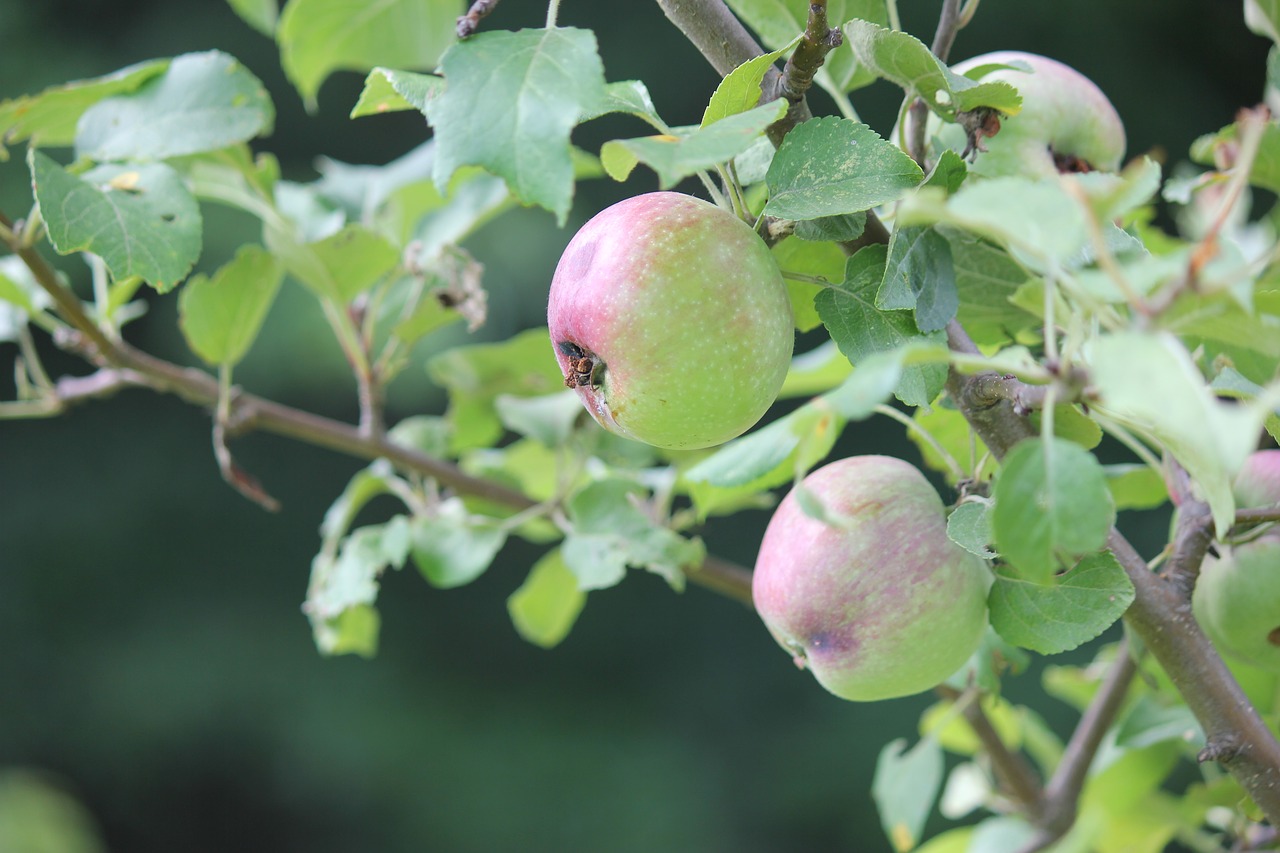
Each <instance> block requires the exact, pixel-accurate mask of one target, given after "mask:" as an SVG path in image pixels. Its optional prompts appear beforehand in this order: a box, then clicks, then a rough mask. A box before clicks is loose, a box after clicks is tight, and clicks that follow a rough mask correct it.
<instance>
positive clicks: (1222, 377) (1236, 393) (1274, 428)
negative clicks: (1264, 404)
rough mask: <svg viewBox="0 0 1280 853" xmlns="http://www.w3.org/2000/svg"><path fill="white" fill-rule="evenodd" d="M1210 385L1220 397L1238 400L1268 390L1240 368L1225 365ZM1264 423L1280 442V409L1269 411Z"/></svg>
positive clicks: (1252, 396)
mask: <svg viewBox="0 0 1280 853" xmlns="http://www.w3.org/2000/svg"><path fill="white" fill-rule="evenodd" d="M1209 387H1210V389H1212V390H1213V393H1214V394H1215V395H1217V396H1219V397H1230V398H1234V399H1237V400H1252V399H1254V398H1255V397H1257V396H1258V395H1260V394H1263V393H1264V392H1265V390H1266V389H1264V388H1263V387H1262V386H1261V385H1258V384H1257V383H1255V382H1252V381H1251V380H1249V379H1247V378H1245V377H1244V376H1243V375H1241V373H1240V372H1239V371H1238V370H1234V369H1232V368H1230V367H1224V368H1223V369H1222V370H1220V371H1218V375H1217V376H1215V377H1213V382H1212V383H1210V385H1209ZM1263 425H1264V426H1265V427H1266V429H1267V432H1268V433H1270V434H1271V438H1272V439H1274V440H1275V441H1277V442H1280V409H1272V410H1270V411H1268V412H1267V413H1266V419H1265V420H1264V421H1263Z"/></svg>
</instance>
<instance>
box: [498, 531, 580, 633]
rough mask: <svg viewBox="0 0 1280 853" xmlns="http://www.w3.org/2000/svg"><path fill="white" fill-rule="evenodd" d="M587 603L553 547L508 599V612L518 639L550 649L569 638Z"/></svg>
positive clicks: (558, 551) (576, 582)
mask: <svg viewBox="0 0 1280 853" xmlns="http://www.w3.org/2000/svg"><path fill="white" fill-rule="evenodd" d="M586 602H587V594H586V593H585V592H583V591H582V590H580V589H579V588H578V579H577V578H576V577H574V576H573V572H571V571H569V567H568V566H566V565H565V563H564V558H563V557H562V556H561V554H560V549H559V548H556V549H554V550H551V551H549V552H547V553H546V554H544V555H543V557H542V559H540V560H538V562H536V563H534V564H533V568H532V569H530V570H529V576H528V577H527V578H525V581H524V583H522V584H520V588H519V589H517V590H516V591H515V592H513V593H511V596H510V597H509V598H508V599H507V612H508V613H510V614H511V622H512V624H514V625H515V627H516V632H517V633H519V634H520V636H521V637H523V638H524V639H526V640H528V641H529V642H531V643H533V644H534V645H535V646H541V647H542V648H544V649H550V648H552V647H554V646H556V645H559V643H560V641H561V640H563V639H564V638H565V637H567V636H568V635H569V631H570V630H571V629H572V628H573V623H574V622H575V621H577V619H578V614H579V613H581V612H582V608H583V606H585V605H586Z"/></svg>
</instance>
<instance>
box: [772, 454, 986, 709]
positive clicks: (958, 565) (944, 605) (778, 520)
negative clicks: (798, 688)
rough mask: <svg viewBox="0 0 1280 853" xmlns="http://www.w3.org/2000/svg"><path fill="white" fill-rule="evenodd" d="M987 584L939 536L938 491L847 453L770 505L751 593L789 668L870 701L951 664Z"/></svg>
mask: <svg viewBox="0 0 1280 853" xmlns="http://www.w3.org/2000/svg"><path fill="white" fill-rule="evenodd" d="M798 492H799V493H800V494H805V493H807V495H808V496H809V499H810V500H812V499H816V500H817V501H818V502H820V503H821V506H822V512H823V514H824V516H825V519H824V520H819V519H818V518H815V517H813V516H812V515H810V514H808V513H806V511H805V508H804V507H803V505H802V500H804V499H803V498H801V497H798V496H797V494H798ZM812 511H813V510H812V509H810V512H812ZM990 584H991V574H990V571H989V570H988V569H987V567H986V564H985V563H983V561H982V560H980V559H979V558H978V557H976V556H974V555H973V554H970V553H969V552H968V551H965V550H964V549H963V548H961V547H960V546H959V545H956V544H955V543H954V542H952V541H951V540H950V539H948V538H947V517H946V510H945V508H944V507H943V505H942V500H941V498H939V497H938V493H937V492H936V491H934V489H933V486H931V485H930V484H929V481H928V480H926V479H925V477H924V475H923V474H921V473H920V471H919V470H917V469H916V468H915V467H914V466H913V465H911V464H910V463H907V462H904V461H902V460H901V459H895V458H892V457H887V456H855V457H850V458H847V459H841V460H839V461H837V462H832V463H830V464H829V465H825V466H823V467H822V468H819V469H818V470H816V471H814V472H813V473H811V474H809V476H807V477H806V478H805V479H804V481H803V482H802V484H801V486H800V487H799V489H793V490H792V491H791V493H790V494H788V495H787V496H786V498H784V499H783V500H782V502H781V503H780V504H779V505H778V508H777V510H776V511H775V512H774V515H773V518H772V519H771V520H770V522H769V526H768V528H767V529H766V531H765V535H764V541H763V542H762V543H761V545H760V553H759V556H758V557H757V558H756V568H755V574H754V577H753V581H752V598H753V599H754V601H755V605H756V610H757V611H758V612H759V613H760V616H761V618H763V619H764V622H765V625H766V626H767V627H768V628H769V631H770V633H772V634H773V636H774V638H775V639H776V640H777V641H778V643H779V644H780V645H781V646H782V647H783V648H784V649H786V650H787V651H788V652H790V653H791V655H792V656H793V657H794V658H795V661H796V664H797V665H798V666H801V667H805V668H807V669H809V670H810V671H811V672H812V673H813V674H814V676H815V677H816V678H817V679H818V681H819V683H821V684H822V686H823V687H825V688H826V689H827V690H829V691H831V692H832V693H834V694H835V695H837V696H840V697H842V698H844V699H851V700H855V701H872V700H877V699H889V698H893V697H896V696H907V695H910V694H913V693H919V692H920V691H922V690H928V689H929V688H931V687H934V686H936V685H937V684H939V683H940V682H942V681H943V680H944V679H946V678H947V677H948V676H950V675H951V674H952V673H954V672H955V671H956V670H957V669H959V668H960V667H961V666H962V665H963V664H964V663H965V661H966V660H968V659H969V657H970V656H971V655H972V654H973V653H974V651H976V650H977V648H978V644H979V642H980V641H981V638H982V635H983V631H984V629H985V627H986V625H987V606H986V601H987V590H988V588H989V586H990Z"/></svg>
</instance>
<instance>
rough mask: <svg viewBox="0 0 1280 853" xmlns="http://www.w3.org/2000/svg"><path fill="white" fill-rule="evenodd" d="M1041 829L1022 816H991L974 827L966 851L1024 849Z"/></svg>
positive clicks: (1004, 852) (987, 852)
mask: <svg viewBox="0 0 1280 853" xmlns="http://www.w3.org/2000/svg"><path fill="white" fill-rule="evenodd" d="M1039 833H1040V830H1038V829H1036V828H1035V827H1034V826H1032V825H1031V824H1029V823H1027V822H1026V821H1025V820H1023V819H1022V818H1020V817H989V818H987V819H986V820H984V821H982V823H980V824H978V825H977V826H976V827H974V828H973V835H971V836H970V837H969V847H968V849H967V850H966V851H965V853H1009V851H1010V850H1022V849H1024V848H1025V847H1027V845H1029V844H1031V842H1032V841H1033V840H1034V839H1035V838H1036V837H1037V836H1038V835H1039Z"/></svg>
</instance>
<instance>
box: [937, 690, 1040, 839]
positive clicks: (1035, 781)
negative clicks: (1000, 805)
mask: <svg viewBox="0 0 1280 853" xmlns="http://www.w3.org/2000/svg"><path fill="white" fill-rule="evenodd" d="M935 692H936V693H938V694H939V695H940V696H942V697H943V698H945V699H949V700H950V701H952V702H954V701H956V700H957V699H959V698H960V696H961V692H960V691H959V690H956V689H955V688H954V687H950V686H948V685H945V684H943V685H939V686H938V687H937V688H935ZM962 713H963V714H964V719H965V722H966V723H968V724H969V728H970V729H972V731H973V734H974V735H975V736H976V737H977V738H978V741H979V742H980V743H981V744H982V748H983V751H984V752H985V754H986V756H987V758H989V759H990V760H991V768H992V770H993V771H994V773H995V776H996V782H997V784H998V785H999V786H1000V788H1001V790H1002V792H1003V793H1004V795H1005V796H1007V797H1008V798H1009V799H1011V800H1013V801H1014V802H1015V803H1017V804H1018V806H1019V811H1021V812H1022V813H1023V814H1027V815H1028V816H1035V815H1037V814H1039V812H1040V808H1041V806H1040V803H1041V800H1042V799H1043V795H1044V791H1043V788H1042V786H1041V784H1040V777H1039V776H1038V775H1037V774H1036V771H1035V769H1034V768H1032V766H1031V764H1030V762H1028V761H1027V759H1026V758H1025V757H1023V755H1022V753H1020V752H1015V751H1013V750H1012V749H1010V748H1009V745H1008V744H1006V743H1005V742H1004V738H1002V737H1000V733H999V732H998V731H996V728H995V726H993V725H992V724H991V720H990V718H988V717H987V714H986V712H985V711H983V710H982V703H981V702H968V703H965V706H964V710H963V712H962Z"/></svg>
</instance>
